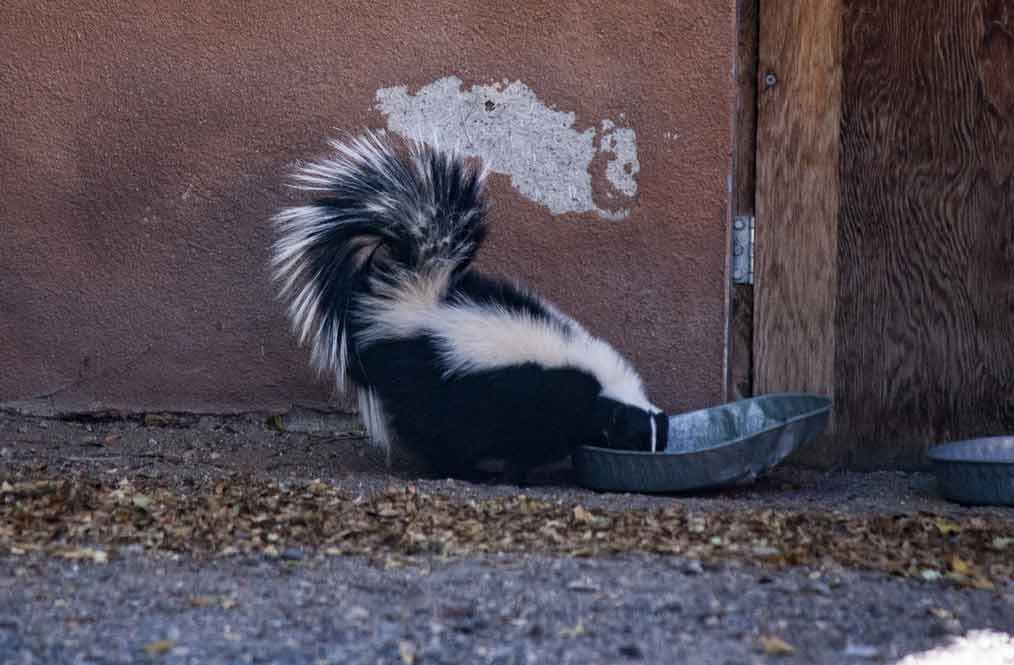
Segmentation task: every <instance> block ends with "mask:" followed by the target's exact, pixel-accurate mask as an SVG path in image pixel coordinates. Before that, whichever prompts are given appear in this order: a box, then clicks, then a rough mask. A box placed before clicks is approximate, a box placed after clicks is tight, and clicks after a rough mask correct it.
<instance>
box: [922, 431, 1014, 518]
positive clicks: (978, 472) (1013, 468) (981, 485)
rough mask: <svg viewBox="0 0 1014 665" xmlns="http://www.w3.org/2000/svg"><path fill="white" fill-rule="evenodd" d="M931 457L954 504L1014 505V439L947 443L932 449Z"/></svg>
mask: <svg viewBox="0 0 1014 665" xmlns="http://www.w3.org/2000/svg"><path fill="white" fill-rule="evenodd" d="M929 458H930V460H931V461H932V462H933V472H934V473H935V474H936V477H937V484H938V485H939V486H940V491H941V493H942V494H943V495H944V496H945V497H947V498H948V499H950V500H951V501H956V502H958V503H965V504H972V505H987V504H993V505H1002V506H1014V436H997V437H992V438H988V439H970V440H968V441H958V442H955V443H946V444H944V445H942V446H937V447H935V448H932V449H930V451H929Z"/></svg>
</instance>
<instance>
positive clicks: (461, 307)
mask: <svg viewBox="0 0 1014 665" xmlns="http://www.w3.org/2000/svg"><path fill="white" fill-rule="evenodd" d="M423 282H424V283H426V285H427V287H429V288H425V289H424V288H420V287H419V285H418V284H417V285H412V284H411V283H402V284H399V285H398V287H396V288H397V291H398V293H393V291H394V289H390V290H387V292H386V293H385V294H384V295H383V297H376V298H368V299H365V300H364V301H363V302H362V303H361V310H360V311H362V312H363V313H365V314H366V315H367V316H368V321H369V324H368V325H367V328H366V329H365V331H364V332H363V333H362V334H361V335H360V336H359V339H358V341H359V342H360V343H362V344H363V345H369V344H371V343H374V342H378V341H380V340H385V339H404V338H406V337H412V336H415V335H420V334H427V335H430V336H432V337H433V338H434V339H436V340H437V343H438V344H439V345H440V348H441V352H442V356H443V361H444V363H445V376H452V375H454V374H467V373H470V372H478V371H482V370H487V369H496V368H501V367H510V366H512V365H521V364H524V363H535V364H537V365H540V366H542V367H546V368H559V367H573V368H575V369H580V370H584V371H586V372H588V373H589V374H591V375H592V376H594V377H595V378H596V379H597V380H598V381H599V383H600V384H601V385H602V394H603V395H605V396H606V397H611V398H613V399H615V400H617V401H620V402H623V403H625V404H629V405H631V406H637V407H640V408H643V409H645V410H648V411H651V412H657V411H658V409H657V408H656V407H655V406H654V405H652V404H651V403H650V402H649V401H648V398H647V397H646V396H645V394H644V387H643V385H642V383H641V378H640V377H639V376H638V374H637V372H636V371H634V369H633V367H632V366H631V365H630V364H629V363H628V362H627V361H626V360H625V359H624V358H623V356H621V355H620V354H619V353H618V352H617V351H616V350H615V349H613V347H612V346H610V345H609V344H607V343H606V342H604V341H602V340H600V339H598V338H596V337H593V336H591V335H590V334H588V333H587V332H586V331H585V330H584V328H582V327H581V326H579V325H577V324H575V323H573V322H572V321H571V319H570V318H569V317H566V316H565V315H560V314H559V313H558V310H557V309H556V308H555V307H553V306H552V305H549V306H547V307H546V310H547V311H548V312H549V313H550V315H551V316H553V317H558V319H559V321H558V322H553V321H547V320H545V319H542V318H539V317H535V316H532V315H530V314H528V313H526V312H519V311H516V310H509V309H506V308H504V307H499V306H495V305H482V304H478V303H476V302H474V301H471V300H468V299H464V298H457V299H455V300H453V301H451V302H445V301H443V300H442V298H441V296H442V292H443V289H440V288H433V282H427V281H426V280H423Z"/></svg>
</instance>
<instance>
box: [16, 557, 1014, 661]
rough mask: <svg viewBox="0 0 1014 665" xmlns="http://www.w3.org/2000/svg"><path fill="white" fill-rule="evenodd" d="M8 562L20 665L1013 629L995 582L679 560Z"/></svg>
mask: <svg viewBox="0 0 1014 665" xmlns="http://www.w3.org/2000/svg"><path fill="white" fill-rule="evenodd" d="M10 563H11V562H7V565H8V567H6V568H5V569H3V574H2V577H0V586H2V591H0V595H2V597H3V598H5V599H6V600H5V601H4V602H3V603H2V605H0V654H7V655H6V656H5V658H6V660H4V661H3V662H7V663H16V664H18V665H21V664H29V663H32V664H34V663H54V664H55V663H132V662H141V661H144V660H146V656H147V655H148V654H147V652H146V651H145V648H146V647H147V651H148V652H153V655H154V657H155V658H158V659H160V660H161V661H162V662H165V663H194V664H207V665H210V664H212V663H223V664H225V663H334V664H336V665H337V664H343V663H399V662H401V663H408V662H413V661H414V662H418V663H420V664H422V663H434V664H436V663H504V664H506V663H547V664H560V663H626V662H631V663H632V662H639V663H685V664H687V665H693V664H698V663H700V664H718V663H721V664H728V665H732V664H733V663H743V664H746V663H765V662H769V661H770V660H771V659H772V658H777V659H778V660H780V661H783V662H793V663H810V664H813V665H818V664H824V663H827V664H833V663H844V662H894V661H895V660H896V659H898V658H901V657H903V656H905V655H907V654H911V653H913V652H918V651H921V650H925V649H929V648H932V647H934V646H937V645H940V644H942V643H947V642H949V641H950V636H952V635H959V634H964V633H966V632H967V631H971V630H974V629H985V628H988V629H994V630H996V631H1001V632H1008V633H1009V632H1014V614H1012V612H1011V604H1010V603H1011V599H1010V598H1005V597H1004V596H1002V595H1000V594H995V593H984V592H978V591H968V590H958V589H954V588H939V587H931V586H929V585H925V584H910V583H904V582H900V581H898V580H894V579H891V578H888V577H885V576H882V575H876V574H858V573H854V572H851V571H840V572H839V573H836V574H830V575H828V574H824V575H821V576H820V577H818V578H816V579H811V578H810V576H809V574H808V571H805V570H790V571H786V572H784V573H781V574H779V575H777V576H772V575H770V574H769V573H768V572H766V571H764V570H761V569H758V568H755V567H751V566H732V565H718V566H714V567H708V568H707V569H702V568H701V567H700V566H699V565H694V564H691V563H689V562H687V561H683V560H680V559H676V558H666V559H661V558H658V557H624V558H608V559H595V560H574V559H552V558H543V557H521V558H517V557H515V558H503V557H494V558H487V559H468V560H461V561H455V562H451V563H437V562H432V561H425V560H421V561H419V562H417V563H416V564H415V565H410V566H408V567H405V568H398V569H392V570H385V569H384V568H382V567H377V566H373V565H370V564H369V563H367V562H365V561H363V560H360V559H356V558H350V557H323V558H317V557H308V558H306V559H303V560H298V561H284V562H279V561H276V560H270V561H269V560H265V559H263V558H241V559H229V560H218V561H215V562H214V563H210V564H209V563H195V562H193V561H190V560H188V559H186V558H183V559H180V560H178V561H173V560H171V559H168V558H166V559H161V558H156V557H150V556H145V555H137V556H128V557H125V558H124V559H122V560H120V561H118V562H115V563H113V564H110V565H107V566H96V565H76V564H66V563H58V562H55V561H52V560H38V561H31V562H27V561H22V562H19V563H18V566H17V567H16V568H15V569H14V570H12V569H11V567H9V566H10ZM771 638H777V639H780V640H783V641H784V642H785V643H786V644H787V645H790V646H791V648H792V649H794V652H793V653H791V654H786V655H784V656H769V655H767V654H765V653H764V648H765V646H764V645H765V643H767V644H768V645H769V646H768V649H769V650H775V651H778V650H779V647H781V645H779V644H778V642H775V641H772V640H771ZM765 640H767V642H765ZM771 645H775V646H771ZM781 649H782V650H787V648H786V647H781ZM1008 656H1009V657H1010V658H1014V651H1009V652H1008ZM1001 662H1003V661H1001ZM1008 662H1010V661H1008ZM979 665H983V662H982V661H981V659H980V663H979Z"/></svg>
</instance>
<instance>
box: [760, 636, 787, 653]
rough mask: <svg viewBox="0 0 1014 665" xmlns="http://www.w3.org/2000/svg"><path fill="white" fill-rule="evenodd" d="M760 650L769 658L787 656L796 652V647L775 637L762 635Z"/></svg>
mask: <svg viewBox="0 0 1014 665" xmlns="http://www.w3.org/2000/svg"><path fill="white" fill-rule="evenodd" d="M760 643H761V648H762V649H764V653H766V654H767V655H769V656H788V655H790V654H793V653H795V652H796V647H794V646H792V645H791V644H789V643H788V642H786V641H785V640H783V639H782V638H780V637H777V636H775V635H762V636H761V638H760Z"/></svg>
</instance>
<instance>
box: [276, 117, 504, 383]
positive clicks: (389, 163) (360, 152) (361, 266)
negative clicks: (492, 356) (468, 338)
mask: <svg viewBox="0 0 1014 665" xmlns="http://www.w3.org/2000/svg"><path fill="white" fill-rule="evenodd" d="M331 147H332V148H333V149H334V154H333V155H332V156H331V157H329V158H327V159H322V160H320V161H317V162H313V163H308V164H304V165H302V166H301V167H300V168H298V169H297V171H296V173H295V174H294V176H293V180H294V186H295V187H296V188H298V189H302V190H307V191H311V192H315V193H317V198H316V199H315V200H314V201H313V202H312V203H310V204H308V205H303V206H298V207H293V208H287V209H285V210H282V211H281V212H280V213H278V214H277V215H276V216H275V217H274V220H273V221H274V224H275V228H276V231H277V234H278V238H277V241H276V242H275V244H274V247H273V256H272V266H273V268H274V271H275V279H276V280H277V281H278V282H279V283H280V285H281V287H280V288H281V292H280V294H281V297H282V298H283V300H285V301H287V302H288V305H289V310H288V311H289V319H290V321H291V323H292V327H293V330H294V332H295V333H296V335H297V336H298V338H299V341H300V343H301V344H303V343H309V345H310V347H311V357H312V362H313V364H314V366H315V367H317V368H318V369H319V370H320V371H333V372H334V373H335V376H336V378H337V381H338V385H339V387H340V388H342V389H344V387H345V380H346V377H347V369H348V359H349V356H350V354H351V353H352V351H353V348H352V347H351V346H350V345H351V344H354V342H355V340H352V339H350V336H349V330H348V317H349V313H350V310H351V308H353V307H355V306H356V301H357V300H358V299H360V298H362V297H364V296H372V299H374V300H376V299H377V298H378V297H379V298H383V297H384V296H383V292H384V291H385V290H390V289H398V288H403V287H405V286H406V285H410V284H415V285H417V286H420V287H430V288H431V287H433V286H436V285H443V286H446V284H447V281H448V280H449V279H450V278H451V277H452V276H454V275H456V274H459V273H461V272H462V271H463V270H464V269H465V268H467V267H468V265H469V264H470V263H471V261H472V259H473V257H474V256H475V253H476V252H477V251H478V249H479V245H480V244H481V242H482V239H483V237H484V236H485V233H486V226H485V213H486V201H485V187H484V183H485V174H486V172H485V169H483V168H481V167H474V166H471V165H469V164H468V163H466V162H465V161H464V160H463V159H462V158H460V157H458V156H456V155H454V154H452V153H448V152H443V151H439V150H435V149H432V148H430V147H428V146H426V145H423V144H419V143H414V142H406V143H405V144H404V145H399V144H397V143H395V141H394V140H393V139H391V138H389V137H387V136H385V135H379V134H375V133H366V134H363V135H361V136H359V137H355V138H351V139H348V140H343V141H337V140H336V141H332V142H331Z"/></svg>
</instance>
